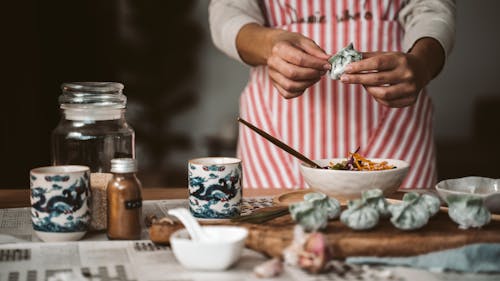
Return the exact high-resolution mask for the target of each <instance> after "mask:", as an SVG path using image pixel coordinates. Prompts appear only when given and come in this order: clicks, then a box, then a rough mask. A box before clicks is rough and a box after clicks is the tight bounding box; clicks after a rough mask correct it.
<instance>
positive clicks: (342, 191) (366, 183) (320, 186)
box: [300, 158, 410, 199]
mask: <svg viewBox="0 0 500 281" xmlns="http://www.w3.org/2000/svg"><path fill="white" fill-rule="evenodd" d="M345 160H346V159H345V158H335V159H319V160H313V161H314V162H315V163H317V164H318V165H320V166H322V167H325V166H328V164H329V163H330V161H333V162H334V163H339V162H342V161H345ZM370 160H371V161H374V162H382V161H387V163H388V164H389V165H394V166H395V167H396V168H394V169H390V170H382V171H344V170H330V169H317V168H311V167H310V166H309V165H307V164H305V163H301V165H300V171H301V173H302V176H304V179H305V181H306V183H307V184H308V185H309V187H311V189H313V190H316V191H319V192H323V193H325V194H327V195H329V196H332V197H335V198H337V199H354V198H359V197H360V195H361V192H362V191H365V190H368V189H373V188H379V189H381V190H382V191H383V192H384V194H385V195H386V196H387V195H390V194H391V193H394V192H395V191H396V190H397V189H398V188H399V187H400V186H401V183H402V182H403V180H404V178H405V176H406V174H407V173H408V169H409V168H410V165H409V164H408V163H407V162H405V161H402V160H396V159H370Z"/></svg>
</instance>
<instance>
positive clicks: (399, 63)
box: [340, 52, 432, 107]
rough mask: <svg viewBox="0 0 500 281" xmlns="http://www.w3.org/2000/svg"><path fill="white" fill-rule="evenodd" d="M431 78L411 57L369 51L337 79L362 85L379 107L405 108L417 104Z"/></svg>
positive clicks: (418, 59) (421, 63) (419, 60)
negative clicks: (420, 94) (381, 105)
mask: <svg viewBox="0 0 500 281" xmlns="http://www.w3.org/2000/svg"><path fill="white" fill-rule="evenodd" d="M431 78H432V75H431V74H430V73H429V71H428V69H427V68H426V62H425V60H424V59H422V58H421V57H419V56H417V55H415V54H412V53H401V52H373V53H363V60H361V61H357V62H353V63H351V64H349V65H348V66H347V67H346V69H345V74H344V75H342V77H341V79H340V80H341V81H342V82H344V83H348V84H363V86H365V88H366V90H367V91H368V93H369V94H371V95H372V96H373V97H374V98H375V99H376V100H377V101H378V102H379V103H381V104H383V105H386V106H389V107H405V106H410V105H412V104H414V103H415V102H416V101H417V98H418V94H419V93H420V91H421V90H422V88H423V87H424V86H425V85H427V83H429V81H430V80H431Z"/></svg>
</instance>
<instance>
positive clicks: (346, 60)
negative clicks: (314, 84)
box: [328, 42, 363, 80]
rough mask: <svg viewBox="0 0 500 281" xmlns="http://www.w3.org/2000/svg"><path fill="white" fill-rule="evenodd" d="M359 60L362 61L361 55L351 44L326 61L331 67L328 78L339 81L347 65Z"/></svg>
mask: <svg viewBox="0 0 500 281" xmlns="http://www.w3.org/2000/svg"><path fill="white" fill-rule="evenodd" d="M361 59H363V55H362V54H361V53H360V52H358V51H356V49H354V46H353V44H352V42H351V43H350V44H349V45H347V47H345V48H343V49H342V50H340V51H338V52H337V53H336V54H335V55H334V56H333V57H331V58H329V59H328V62H329V63H330V64H331V65H332V68H331V69H330V78H332V79H334V80H338V79H340V76H342V74H344V71H345V67H346V66H347V65H348V64H350V63H351V62H355V61H359V60H361Z"/></svg>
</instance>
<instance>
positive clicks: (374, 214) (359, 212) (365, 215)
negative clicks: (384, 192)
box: [340, 199, 380, 230]
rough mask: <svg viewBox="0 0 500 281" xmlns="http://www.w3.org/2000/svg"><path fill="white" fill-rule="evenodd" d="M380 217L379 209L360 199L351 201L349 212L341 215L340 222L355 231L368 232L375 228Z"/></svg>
mask: <svg viewBox="0 0 500 281" xmlns="http://www.w3.org/2000/svg"><path fill="white" fill-rule="evenodd" d="M379 217H380V216H379V212H378V211H377V209H375V208H374V207H373V206H372V205H371V204H367V202H366V201H364V200H359V199H358V200H354V201H349V205H348V208H347V210H345V211H343V212H342V214H341V215H340V220H341V221H342V222H343V223H344V224H345V225H347V226H349V227H350V228H352V229H354V230H366V229H371V228H373V227H375V226H376V225H377V224H378V221H379Z"/></svg>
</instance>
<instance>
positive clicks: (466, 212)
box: [446, 195, 491, 229]
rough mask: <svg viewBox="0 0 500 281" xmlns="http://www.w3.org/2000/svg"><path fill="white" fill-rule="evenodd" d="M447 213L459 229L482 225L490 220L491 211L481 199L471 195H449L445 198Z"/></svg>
mask: <svg viewBox="0 0 500 281" xmlns="http://www.w3.org/2000/svg"><path fill="white" fill-rule="evenodd" d="M446 201H447V203H448V215H449V216H450V218H451V219H452V220H453V221H454V222H456V223H457V224H458V227H459V228H461V229H467V228H470V227H482V226H483V225H486V224H488V223H489V222H490V220H491V213H490V211H488V209H486V207H485V206H484V204H483V200H482V199H481V198H480V197H477V196H471V195H451V196H448V198H446Z"/></svg>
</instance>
